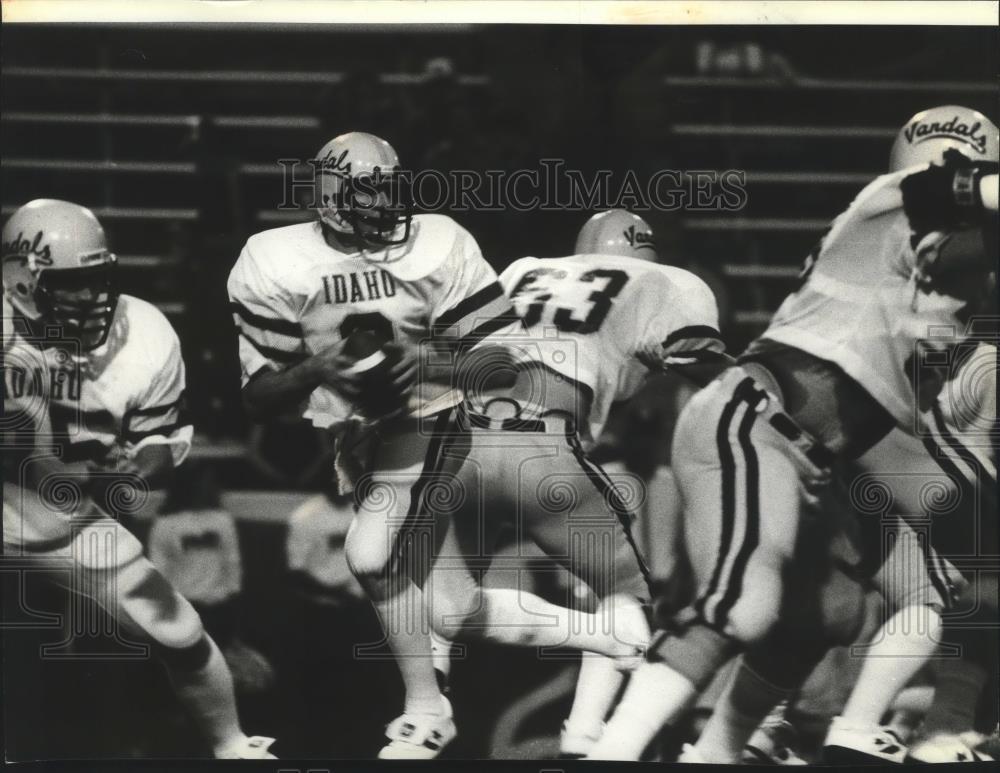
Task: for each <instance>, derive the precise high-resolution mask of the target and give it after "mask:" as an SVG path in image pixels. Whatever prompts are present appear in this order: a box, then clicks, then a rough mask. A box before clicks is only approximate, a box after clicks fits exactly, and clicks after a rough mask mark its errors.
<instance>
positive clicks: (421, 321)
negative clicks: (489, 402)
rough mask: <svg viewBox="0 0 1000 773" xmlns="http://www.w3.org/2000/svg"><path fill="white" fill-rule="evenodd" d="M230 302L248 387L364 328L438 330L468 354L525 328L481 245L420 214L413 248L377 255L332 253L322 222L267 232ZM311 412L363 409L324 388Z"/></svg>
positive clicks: (251, 248)
mask: <svg viewBox="0 0 1000 773" xmlns="http://www.w3.org/2000/svg"><path fill="white" fill-rule="evenodd" d="M229 298H230V305H231V307H232V311H233V318H234V320H235V322H236V326H237V328H238V330H239V349H240V361H241V365H242V370H243V384H244V385H246V383H247V382H248V381H249V380H250V378H251V377H252V376H253V375H254V374H256V373H257V372H258V371H260V370H261V369H262V368H265V367H269V368H272V369H273V370H281V369H282V368H284V367H286V366H289V365H294V364H296V363H298V362H301V361H302V360H303V359H305V358H306V357H308V356H311V355H314V354H317V353H318V352H321V351H323V350H324V349H326V348H327V347H329V346H330V345H332V344H335V343H337V342H338V341H341V340H342V339H344V338H346V337H347V336H348V335H350V333H351V332H352V331H353V330H355V329H357V328H358V327H364V328H367V329H374V330H382V331H383V332H384V334H385V336H386V337H387V338H392V339H395V340H399V341H405V342H409V343H411V344H420V342H422V341H427V340H428V339H429V338H430V336H431V334H432V332H433V335H434V337H435V338H436V339H438V340H443V339H447V340H450V341H453V342H460V344H461V345H462V346H467V347H469V348H473V347H474V346H475V345H476V344H477V343H478V342H481V341H482V340H483V339H484V338H485V337H486V336H487V335H489V334H491V333H496V332H500V333H503V332H505V331H508V330H510V331H513V330H516V329H519V328H520V323H519V321H518V320H517V319H516V317H515V315H514V312H513V309H511V306H510V302H509V301H508V300H507V299H506V298H505V297H504V295H503V291H502V290H501V288H500V286H499V284H498V283H497V276H496V272H495V271H493V269H492V268H491V267H490V265H489V264H488V263H487V262H486V260H485V259H484V258H483V256H482V253H481V252H480V251H479V246H478V245H477V244H476V241H475V239H473V238H472V235H471V234H469V232H468V231H466V230H465V229H464V228H462V227H461V226H460V225H458V223H456V222H455V221H454V220H452V219H451V218H449V217H446V216H444V215H417V216H415V217H414V218H413V225H412V231H411V237H410V239H409V241H407V242H406V244H403V245H398V246H394V247H388V248H383V249H380V250H378V251H370V250H369V251H364V252H363V251H361V250H354V251H352V252H342V251H340V250H337V249H334V248H333V247H331V246H330V245H329V244H328V243H327V241H326V239H325V238H324V237H323V232H322V229H321V228H320V225H319V223H318V222H312V223H301V224H298V225H292V226H286V227H284V228H274V229H271V230H268V231H263V232H261V233H259V234H256V235H254V236H251V237H250V239H249V240H248V241H247V243H246V246H245V247H244V248H243V252H242V253H241V254H240V257H239V259H238V260H237V261H236V265H235V266H234V267H233V270H232V272H231V273H230V275H229ZM456 402H457V400H456ZM442 407H444V408H447V407H449V406H448V405H443V406H442ZM303 415H304V416H305V417H306V418H308V419H311V420H312V422H313V424H315V425H316V426H319V427H336V426H337V425H339V424H342V423H343V422H345V421H347V420H349V419H351V418H352V417H354V416H355V415H356V412H355V409H354V406H353V405H352V404H351V403H350V402H348V401H346V400H344V399H343V398H342V397H341V396H340V395H339V394H337V393H336V392H334V391H333V390H331V389H328V388H326V387H322V386H321V387H319V388H317V389H316V390H314V391H313V393H312V395H311V396H310V398H309V401H308V405H307V406H306V407H305V409H304V412H303Z"/></svg>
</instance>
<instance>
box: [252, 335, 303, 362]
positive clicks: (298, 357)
mask: <svg viewBox="0 0 1000 773" xmlns="http://www.w3.org/2000/svg"><path fill="white" fill-rule="evenodd" d="M239 332H240V336H241V337H242V338H243V339H244V340H246V342H247V343H249V344H250V345H251V346H252V347H253V348H254V349H256V350H257V351H258V352H259V353H260V354H261V355H263V356H264V357H266V358H267V359H269V360H272V361H273V362H277V363H278V364H280V365H294V364H296V363H299V362H301V361H302V360H304V359H305V358H306V354H305V352H302V351H288V350H287V349H277V348H275V347H273V346H266V345H264V344H262V343H260V342H259V341H255V340H254V339H253V338H252V337H250V336H248V335H247V333H246V331H245V330H243V329H242V328H241V329H240V331H239Z"/></svg>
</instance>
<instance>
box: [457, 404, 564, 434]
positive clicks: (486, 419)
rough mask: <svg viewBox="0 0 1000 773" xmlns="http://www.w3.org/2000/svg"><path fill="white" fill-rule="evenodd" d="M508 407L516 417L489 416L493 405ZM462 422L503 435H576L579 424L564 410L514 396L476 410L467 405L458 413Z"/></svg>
mask: <svg viewBox="0 0 1000 773" xmlns="http://www.w3.org/2000/svg"><path fill="white" fill-rule="evenodd" d="M501 405H507V406H510V407H511V408H513V409H514V416H508V417H497V416H490V415H489V413H490V409H491V408H493V407H494V406H501ZM458 419H459V422H461V423H463V424H465V425H466V426H469V427H476V428H478V429H491V430H498V431H501V432H559V433H566V432H573V431H575V429H576V422H575V421H574V419H573V417H572V416H570V415H569V414H568V413H566V412H565V411H560V410H553V409H549V408H544V407H542V406H540V405H536V404H534V403H521V402H520V401H518V400H515V399H514V398H512V397H494V398H493V399H492V400H489V401H488V402H487V403H486V404H485V405H484V406H483V408H482V411H481V412H480V411H473V410H470V409H469V406H468V405H467V404H463V405H462V406H461V407H460V408H459V410H458Z"/></svg>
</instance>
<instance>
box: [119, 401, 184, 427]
mask: <svg viewBox="0 0 1000 773" xmlns="http://www.w3.org/2000/svg"><path fill="white" fill-rule="evenodd" d="M182 397H183V395H182ZM182 397H178V398H177V399H176V400H174V401H173V402H172V403H166V404H164V405H154V406H153V407H152V408H132V409H130V410H129V411H127V412H126V413H125V419H124V420H125V421H127V420H128V419H130V418H132V417H133V416H162V415H163V414H165V413H170V411H172V410H173V409H174V408H177V407H179V406H180V404H181V399H182Z"/></svg>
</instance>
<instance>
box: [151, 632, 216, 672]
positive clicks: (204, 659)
mask: <svg viewBox="0 0 1000 773" xmlns="http://www.w3.org/2000/svg"><path fill="white" fill-rule="evenodd" d="M154 652H155V654H156V655H157V656H158V657H159V658H160V660H162V661H163V663H164V664H165V665H166V666H167V668H168V669H170V670H171V671H174V672H179V671H186V672H191V671H201V670H202V669H203V668H204V667H205V666H207V665H208V661H209V660H210V659H211V658H212V642H211V640H210V639H209V638H208V634H206V633H205V632H204V631H202V633H201V635H200V636H199V637H198V638H197V639H196V640H195V641H194V643H192V644H188V645H186V646H183V647H171V646H168V645H165V644H158V645H154Z"/></svg>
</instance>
